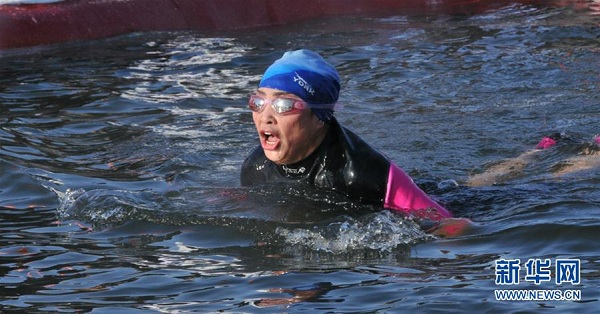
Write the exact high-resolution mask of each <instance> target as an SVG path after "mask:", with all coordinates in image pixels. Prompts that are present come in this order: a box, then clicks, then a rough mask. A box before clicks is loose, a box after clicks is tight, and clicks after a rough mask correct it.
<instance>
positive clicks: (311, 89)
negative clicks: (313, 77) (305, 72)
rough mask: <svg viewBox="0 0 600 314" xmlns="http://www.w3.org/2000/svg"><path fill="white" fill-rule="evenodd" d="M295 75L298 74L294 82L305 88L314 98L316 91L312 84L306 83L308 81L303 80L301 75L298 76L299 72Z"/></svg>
mask: <svg viewBox="0 0 600 314" xmlns="http://www.w3.org/2000/svg"><path fill="white" fill-rule="evenodd" d="M294 74H296V75H295V76H294V82H295V83H297V84H298V85H300V87H302V88H304V89H305V90H306V91H307V92H308V93H309V94H311V95H312V96H314V95H315V89H314V88H312V86H310V84H308V82H306V80H305V79H303V78H302V76H300V74H298V72H294Z"/></svg>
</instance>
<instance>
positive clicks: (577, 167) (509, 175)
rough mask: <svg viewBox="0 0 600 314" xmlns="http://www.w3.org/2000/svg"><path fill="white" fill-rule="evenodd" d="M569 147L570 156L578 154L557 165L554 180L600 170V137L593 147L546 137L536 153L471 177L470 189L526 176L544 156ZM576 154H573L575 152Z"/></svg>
mask: <svg viewBox="0 0 600 314" xmlns="http://www.w3.org/2000/svg"><path fill="white" fill-rule="evenodd" d="M563 145H564V146H566V147H567V148H566V150H567V151H568V153H570V154H572V153H575V154H576V155H575V156H571V157H568V158H565V159H562V160H561V161H559V162H557V163H554V164H553V165H552V166H551V167H550V169H549V171H550V172H551V173H552V175H553V177H563V176H567V175H570V174H574V173H581V172H583V171H591V170H594V169H600V136H599V135H596V136H595V137H594V139H593V141H592V142H591V143H586V142H578V141H576V140H574V139H572V138H571V137H569V136H567V135H565V134H561V133H555V134H552V135H550V136H545V137H544V138H542V140H540V142H539V143H538V144H537V145H536V147H535V148H534V149H532V150H529V151H526V152H525V153H523V154H521V155H519V156H517V157H515V158H510V159H506V160H502V161H499V162H494V163H492V164H490V165H488V166H487V167H485V168H486V169H485V170H484V171H483V172H482V173H478V174H474V175H471V176H470V177H469V178H468V179H467V181H466V185H468V186H473V187H477V186H486V185H493V184H497V183H502V182H506V181H509V180H512V179H517V178H519V177H521V176H523V173H524V171H525V170H526V169H527V168H528V167H529V166H530V165H531V164H532V163H535V162H537V161H538V160H539V158H540V154H542V153H543V152H544V151H547V150H549V149H554V148H556V147H557V146H563ZM571 151H573V152H571Z"/></svg>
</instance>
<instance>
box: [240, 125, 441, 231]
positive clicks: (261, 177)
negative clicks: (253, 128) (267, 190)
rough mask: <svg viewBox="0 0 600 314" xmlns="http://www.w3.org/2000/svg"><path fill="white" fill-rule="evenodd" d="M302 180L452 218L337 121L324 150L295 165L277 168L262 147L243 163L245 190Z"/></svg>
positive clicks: (417, 213) (418, 212)
mask: <svg viewBox="0 0 600 314" xmlns="http://www.w3.org/2000/svg"><path fill="white" fill-rule="evenodd" d="M281 181H285V182H290V181H298V182H302V183H305V184H309V185H311V186H317V187H323V188H328V189H332V190H334V191H336V192H338V193H341V194H343V195H346V196H347V197H349V198H351V199H354V200H358V201H360V202H363V203H367V204H374V205H380V206H383V207H386V208H390V209H394V210H399V211H403V212H407V213H411V214H413V215H415V216H418V217H422V218H427V219H433V220H439V219H442V218H447V217H451V214H450V213H449V212H448V211H447V210H446V209H445V208H443V207H442V206H440V205H439V204H438V203H436V202H435V201H433V200H432V199H431V198H429V197H428V196H427V194H425V192H423V191H422V190H421V189H419V188H418V187H417V185H416V184H415V183H414V182H413V181H412V179H410V177H409V176H408V175H406V174H405V173H404V172H403V171H402V170H401V169H400V168H399V167H398V166H396V165H395V164H393V163H391V162H390V161H389V160H388V159H387V158H386V157H385V156H383V155H382V154H381V153H380V152H378V151H376V150H375V149H373V148H371V147H370V146H369V145H368V144H367V143H365V142H364V141H363V140H362V139H360V138H359V137H358V136H357V135H356V134H354V133H352V132H351V131H349V130H348V129H346V128H344V127H342V126H341V125H340V124H339V123H338V122H337V120H336V119H335V118H332V119H331V121H330V128H329V131H328V133H327V135H326V137H325V139H324V140H323V142H322V143H321V145H319V147H318V148H317V149H316V150H315V151H314V152H313V153H312V154H311V155H310V156H308V157H307V158H305V159H304V160H301V161H300V162H297V163H295V164H291V165H277V164H275V163H274V162H272V161H270V160H269V159H267V158H266V156H265V154H264V151H263V149H262V147H261V146H260V145H259V146H258V147H256V148H255V149H254V150H253V151H252V152H251V154H250V155H249V156H248V157H247V158H246V160H245V161H244V163H243V165H242V173H241V183H242V185H243V186H252V185H258V184H261V183H267V182H281Z"/></svg>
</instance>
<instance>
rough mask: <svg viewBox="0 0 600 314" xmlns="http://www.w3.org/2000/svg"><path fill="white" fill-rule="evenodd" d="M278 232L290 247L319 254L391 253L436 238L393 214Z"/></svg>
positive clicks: (282, 228)
mask: <svg viewBox="0 0 600 314" xmlns="http://www.w3.org/2000/svg"><path fill="white" fill-rule="evenodd" d="M276 233H277V234H278V235H280V236H282V237H283V238H284V240H285V242H287V243H288V244H292V245H303V246H306V247H308V248H310V249H313V250H317V251H326V252H331V253H341V252H345V251H349V250H360V249H372V250H379V251H391V250H393V249H394V248H396V247H397V246H399V245H407V244H414V243H417V242H422V241H426V240H431V239H433V236H431V235H429V234H427V233H425V232H424V231H423V230H422V229H421V228H420V227H419V225H418V224H416V223H415V222H414V221H412V220H410V219H406V218H404V217H402V216H398V215H396V214H393V213H391V212H389V211H381V212H377V213H373V214H368V215H365V216H362V217H359V218H358V219H354V218H350V217H348V218H347V220H345V221H341V222H334V223H331V224H329V225H327V226H324V227H323V226H315V227H313V228H312V229H303V228H295V229H288V228H285V227H278V228H277V230H276Z"/></svg>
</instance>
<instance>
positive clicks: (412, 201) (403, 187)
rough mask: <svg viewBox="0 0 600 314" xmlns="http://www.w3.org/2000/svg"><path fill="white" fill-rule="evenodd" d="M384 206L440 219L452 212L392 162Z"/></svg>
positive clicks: (420, 216)
mask: <svg viewBox="0 0 600 314" xmlns="http://www.w3.org/2000/svg"><path fill="white" fill-rule="evenodd" d="M383 206H384V207H386V208H389V209H394V210H397V211H401V212H405V213H407V214H411V215H413V216H416V217H418V218H428V219H433V220H440V219H443V218H450V217H452V214H450V212H449V211H448V210H447V209H445V208H444V207H442V206H441V205H440V204H438V203H436V202H435V201H434V200H432V199H431V198H430V197H429V196H428V195H427V194H425V192H423V190H421V189H420V188H419V187H418V186H417V185H416V184H415V183H414V182H413V180H412V179H411V178H410V177H409V176H408V175H407V174H406V173H404V171H402V169H400V168H399V167H398V166H396V165H395V164H394V163H390V170H389V174H388V183H387V191H386V195H385V200H384V203H383Z"/></svg>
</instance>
